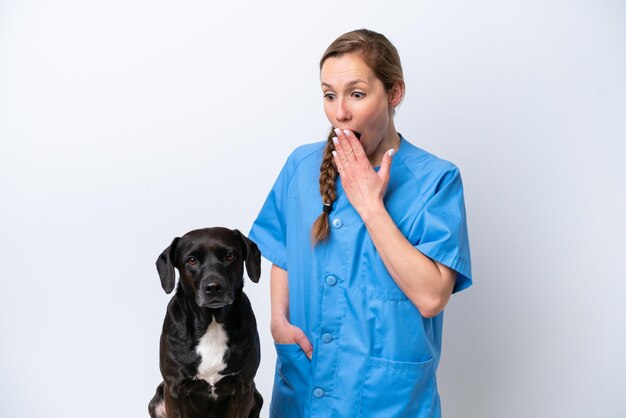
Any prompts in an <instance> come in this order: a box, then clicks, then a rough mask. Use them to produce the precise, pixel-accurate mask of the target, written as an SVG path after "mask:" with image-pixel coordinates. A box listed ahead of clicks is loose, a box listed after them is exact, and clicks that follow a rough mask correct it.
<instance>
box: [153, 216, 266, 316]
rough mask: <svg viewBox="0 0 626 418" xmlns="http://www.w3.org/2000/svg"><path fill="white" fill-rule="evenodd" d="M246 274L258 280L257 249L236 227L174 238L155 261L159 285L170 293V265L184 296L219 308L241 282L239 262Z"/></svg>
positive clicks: (258, 256) (232, 295)
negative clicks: (176, 272) (175, 271)
mask: <svg viewBox="0 0 626 418" xmlns="http://www.w3.org/2000/svg"><path fill="white" fill-rule="evenodd" d="M244 263H245V265H246V270H247V272H248V277H250V280H252V281H253V282H255V283H256V282H258V281H259V277H260V276H261V252H260V251H259V249H258V247H257V246H256V244H255V243H254V242H252V241H251V240H249V239H248V238H247V237H245V236H244V235H243V234H242V233H241V232H239V231H238V230H236V229H235V230H231V229H227V228H219V227H218V228H205V229H197V230H194V231H191V232H188V233H187V234H185V235H183V236H182V237H180V238H174V240H173V241H172V243H171V244H170V246H169V247H167V248H166V249H165V250H163V252H162V253H161V255H160V256H159V258H158V259H157V261H156V266H157V271H158V272H159V277H160V278H161V286H162V287H163V290H165V292H166V293H171V292H172V290H174V285H175V282H176V280H175V273H174V267H176V269H177V270H178V273H179V276H180V278H179V282H180V286H181V287H182V289H183V291H184V292H185V294H186V296H187V298H189V299H191V300H193V301H195V303H196V304H197V305H198V306H200V307H205V308H221V307H222V306H225V305H229V304H231V303H232V302H233V300H234V298H235V294H236V292H238V291H240V290H241V288H242V286H243V266H244Z"/></svg>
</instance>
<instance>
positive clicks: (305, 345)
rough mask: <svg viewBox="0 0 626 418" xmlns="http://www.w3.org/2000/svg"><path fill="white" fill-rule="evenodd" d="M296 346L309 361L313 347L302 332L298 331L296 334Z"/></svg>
mask: <svg viewBox="0 0 626 418" xmlns="http://www.w3.org/2000/svg"><path fill="white" fill-rule="evenodd" d="M296 344H298V345H299V346H300V348H301V349H302V351H304V354H305V355H306V356H307V358H308V359H309V360H311V358H313V346H312V345H311V342H310V341H309V339H308V338H307V337H306V335H305V334H304V332H302V331H300V332H299V333H298V334H296Z"/></svg>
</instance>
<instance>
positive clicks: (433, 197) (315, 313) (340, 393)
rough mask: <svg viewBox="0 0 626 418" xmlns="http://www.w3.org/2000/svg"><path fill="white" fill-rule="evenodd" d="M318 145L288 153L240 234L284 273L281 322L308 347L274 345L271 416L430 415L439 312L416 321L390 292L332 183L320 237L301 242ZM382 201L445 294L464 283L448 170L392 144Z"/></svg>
mask: <svg viewBox="0 0 626 418" xmlns="http://www.w3.org/2000/svg"><path fill="white" fill-rule="evenodd" d="M325 144H326V142H319V143H315V144H308V145H303V146H301V147H299V148H297V149H296V150H295V151H294V152H293V153H292V154H291V155H290V156H289V158H288V160H287V163H286V164H285V166H284V167H283V169H282V171H281V172H280V175H279V176H278V179H277V180H276V183H275V184H274V187H273V188H272V190H271V191H270V193H269V196H268V197H267V200H266V201H265V204H264V205H263V207H262V209H261V212H260V213H259V216H258V218H257V219H256V221H255V222H254V225H253V226H252V230H251V231H250V238H251V239H252V240H253V241H255V242H256V243H257V245H258V246H259V248H260V250H261V252H262V254H263V256H264V257H265V258H267V259H268V260H270V261H271V262H272V263H274V264H276V265H277V266H279V267H280V268H282V269H284V270H286V271H287V272H288V277H289V319H290V322H291V323H292V324H293V325H295V326H297V327H299V328H301V329H302V330H303V331H304V333H305V334H306V335H307V337H308V338H309V340H310V341H311V343H312V344H313V359H312V360H311V361H309V359H307V357H306V356H305V355H304V353H303V352H302V350H301V349H300V347H299V346H297V345H295V344H276V351H277V355H278V357H277V362H276V374H275V379H274V390H273V393H272V401H271V404H270V417H279V418H298V417H341V418H346V417H381V418H382V417H384V418H400V417H406V418H409V417H410V418H415V417H419V418H422V417H440V416H441V408H440V403H439V394H438V392H437V383H436V377H435V371H436V369H437V366H438V364H439V357H440V354H441V333H442V325H443V313H441V314H439V315H437V316H435V317H433V318H424V317H422V316H421V314H420V312H419V311H418V309H417V308H416V307H415V305H413V303H412V302H410V301H409V300H408V299H407V297H406V296H405V295H404V293H403V292H402V291H401V290H400V288H399V287H398V286H397V285H396V283H395V282H394V280H393V279H392V278H391V276H390V275H389V273H388V272H387V269H386V268H385V265H384V264H383V262H382V260H381V258H380V255H379V254H378V251H377V250H376V248H375V247H374V244H373V243H372V240H371V238H370V236H369V234H368V232H367V230H366V228H365V225H364V224H363V222H362V220H361V218H360V216H359V215H358V213H357V212H356V211H355V210H354V208H353V207H352V206H351V204H350V202H349V201H348V199H347V197H346V195H345V193H344V192H343V188H342V186H341V180H340V179H339V178H338V179H337V200H336V201H335V203H334V205H333V210H332V212H331V213H330V215H329V220H330V222H331V233H330V238H329V239H328V241H326V242H322V243H318V244H317V245H315V246H313V245H312V244H311V227H312V225H313V222H314V221H315V219H316V218H317V217H318V216H319V215H320V213H321V212H322V198H321V196H320V194H319V183H318V177H319V169H320V164H321V161H322V156H323V151H324V146H325ZM384 201H385V207H386V208H387V211H388V212H389V214H390V215H391V217H392V219H393V220H394V222H395V223H396V225H397V226H398V228H399V229H400V231H402V233H403V234H404V236H405V237H406V238H407V239H408V240H409V241H410V242H411V243H412V244H413V245H415V247H416V248H417V249H418V250H419V251H421V252H422V253H424V254H425V255H427V256H428V257H430V258H431V259H433V260H436V261H438V262H440V263H441V264H444V265H446V266H448V267H450V268H452V269H454V270H455V271H456V272H457V279H456V284H455V286H454V292H458V291H460V290H463V289H465V288H467V287H469V286H470V285H471V283H472V279H471V263H470V251H469V241H468V237H467V224H466V220H465V204H464V201H463V185H462V183H461V176H460V173H459V170H458V168H457V167H456V166H454V165H453V164H452V163H450V162H448V161H444V160H441V159H439V158H437V157H435V156H434V155H432V154H430V153H428V152H426V151H423V150H421V149H419V148H417V147H416V146H414V145H412V144H411V143H409V142H408V141H406V139H404V138H403V137H402V136H401V137H400V147H399V149H398V151H397V153H396V155H395V156H394V158H393V163H392V166H391V177H390V181H389V186H388V188H387V193H386V195H385V199H384Z"/></svg>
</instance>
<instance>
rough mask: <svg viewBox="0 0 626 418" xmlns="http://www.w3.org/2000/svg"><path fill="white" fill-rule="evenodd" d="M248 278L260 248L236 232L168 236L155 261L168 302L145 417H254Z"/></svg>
mask: <svg viewBox="0 0 626 418" xmlns="http://www.w3.org/2000/svg"><path fill="white" fill-rule="evenodd" d="M244 264H245V267H246V271H247V273H248V277H249V278H250V280H252V281H253V282H255V283H257V282H258V281H259V277H260V276H261V252H260V251H259V249H258V247H257V246H256V244H255V243H254V242H252V241H251V240H249V239H248V238H247V237H246V236H244V235H243V234H242V233H241V232H239V231H238V230H230V229H227V228H220V227H216V228H205V229H197V230H194V231H191V232H188V233H187V234H185V235H183V236H182V237H180V238H174V240H173V241H172V243H171V244H170V246H169V247H167V248H166V249H165V250H164V251H163V252H162V253H161V255H160V256H159V257H158V259H157V262H156V267H157V271H158V273H159V277H160V279H161V286H162V287H163V290H165V292H166V293H167V294H169V293H171V292H172V290H174V285H175V272H174V268H176V269H177V270H178V273H179V280H178V287H177V289H176V293H175V294H174V296H173V297H172V299H171V301H170V302H169V305H168V306H167V313H166V315H165V320H164V322H163V331H162V333H161V345H160V368H161V375H162V376H163V382H162V383H161V384H160V385H159V386H158V387H157V391H156V394H155V395H154V397H153V398H152V400H151V401H150V403H149V405H148V412H149V413H150V416H151V417H152V418H210V417H216V418H217V417H219V418H257V417H258V416H259V414H260V412H261V407H262V406H263V398H262V397H261V394H260V393H259V392H258V391H257V389H256V386H255V384H254V376H255V375H256V371H257V369H258V367H259V363H260V360H261V353H260V344H259V333H258V331H257V325H256V319H255V317H254V313H253V312H252V307H251V305H250V301H249V300H248V297H247V296H246V295H245V293H244V292H243V269H244Z"/></svg>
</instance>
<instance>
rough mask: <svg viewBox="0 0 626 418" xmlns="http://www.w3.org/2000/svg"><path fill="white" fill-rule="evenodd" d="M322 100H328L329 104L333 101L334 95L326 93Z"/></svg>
mask: <svg viewBox="0 0 626 418" xmlns="http://www.w3.org/2000/svg"><path fill="white" fill-rule="evenodd" d="M324 98H325V99H326V100H328V101H329V102H332V101H333V100H335V95H334V94H332V93H326V94H325V95H324Z"/></svg>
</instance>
